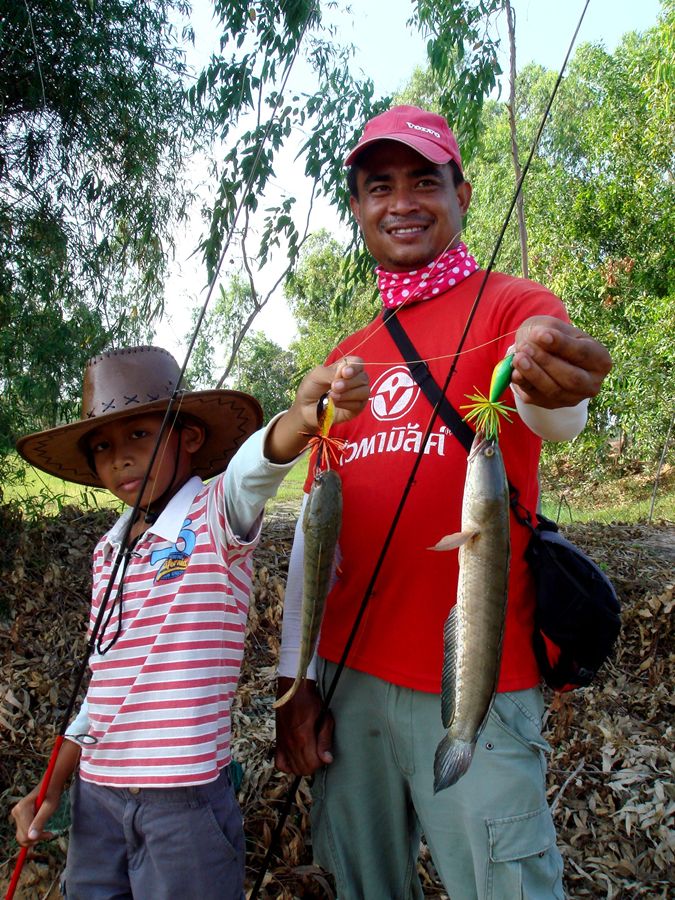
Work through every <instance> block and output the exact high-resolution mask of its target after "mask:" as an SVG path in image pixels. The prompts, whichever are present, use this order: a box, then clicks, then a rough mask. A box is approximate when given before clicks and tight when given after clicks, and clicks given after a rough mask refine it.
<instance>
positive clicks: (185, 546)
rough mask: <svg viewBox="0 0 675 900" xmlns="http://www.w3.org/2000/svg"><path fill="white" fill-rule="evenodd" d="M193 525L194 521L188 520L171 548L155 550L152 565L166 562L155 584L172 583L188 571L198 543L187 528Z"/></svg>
mask: <svg viewBox="0 0 675 900" xmlns="http://www.w3.org/2000/svg"><path fill="white" fill-rule="evenodd" d="M191 524H192V519H186V520H185V521H184V522H183V526H182V528H181V530H180V532H179V533H178V540H177V541H176V543H175V544H173V545H172V546H171V547H165V548H164V549H163V550H155V551H154V552H153V553H152V554H151V556H150V565H151V566H154V565H155V563H158V562H161V561H162V560H163V561H164V562H163V564H162V566H161V567H160V569H159V571H158V572H157V574H156V575H155V584H158V583H159V582H160V581H170V580H171V579H172V578H179V577H180V576H181V575H182V574H183V572H184V571H185V570H186V569H187V567H188V563H189V562H190V556H191V555H192V551H193V550H194V548H195V544H196V543H197V537H196V535H195V533H194V531H190V530H189V528H188V527H187V526H188V525H191Z"/></svg>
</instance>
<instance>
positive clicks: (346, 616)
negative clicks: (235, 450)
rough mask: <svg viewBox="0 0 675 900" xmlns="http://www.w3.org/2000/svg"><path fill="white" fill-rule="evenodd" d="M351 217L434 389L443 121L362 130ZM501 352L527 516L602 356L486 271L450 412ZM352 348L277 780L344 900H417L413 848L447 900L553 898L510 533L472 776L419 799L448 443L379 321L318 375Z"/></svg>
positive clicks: (522, 590)
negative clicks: (324, 563) (339, 499)
mask: <svg viewBox="0 0 675 900" xmlns="http://www.w3.org/2000/svg"><path fill="white" fill-rule="evenodd" d="M346 165H347V166H350V169H349V174H348V182H349V185H350V190H351V208H352V212H353V214H354V216H355V218H356V220H357V222H358V223H359V226H360V228H361V231H362V234H363V237H364V240H365V242H366V245H367V247H368V249H369V250H370V252H371V253H372V255H373V256H374V258H375V259H376V261H377V263H378V267H377V269H376V270H375V271H376V275H377V283H378V287H379V290H380V294H381V296H382V300H383V303H384V305H385V307H390V308H394V309H395V310H396V316H397V318H398V320H399V322H400V324H401V325H402V326H403V328H404V329H405V331H406V333H407V334H408V336H409V337H410V339H411V340H412V343H413V345H414V346H415V348H416V350H417V351H418V353H419V355H420V356H421V357H422V358H423V359H424V360H426V362H427V364H428V366H429V370H430V373H431V375H432V376H433V378H434V379H435V381H436V382H437V383H439V384H442V383H443V382H444V380H445V375H446V373H447V372H448V369H449V366H450V364H451V361H452V357H453V355H454V353H455V351H456V349H457V347H458V344H459V341H460V336H461V335H462V333H463V331H464V329H465V326H466V324H467V321H469V319H470V311H471V308H472V305H473V303H474V300H475V298H476V295H477V293H478V289H479V286H480V284H481V282H482V279H483V273H481V272H480V270H479V269H478V265H477V263H476V262H475V260H474V259H473V258H472V257H471V256H470V254H469V252H468V250H467V248H466V247H465V246H464V244H462V242H461V229H462V217H463V216H464V215H465V214H466V212H467V210H468V208H469V204H470V201H471V185H470V184H469V183H468V182H466V181H465V180H464V177H463V173H462V161H461V157H460V152H459V148H458V146H457V143H456V141H455V138H454V136H453V134H452V132H451V131H450V129H449V128H448V126H447V123H446V122H445V120H444V119H443V118H442V117H441V116H437V115H434V114H431V113H428V112H425V111H423V110H420V109H418V108H416V107H407V106H403V107H397V108H394V109H392V110H389V111H388V112H386V113H383V114H382V115H380V116H377V117H376V118H374V119H372V120H371V121H370V122H368V124H367V125H366V128H365V131H364V134H363V136H362V138H361V139H360V141H359V142H358V144H357V145H356V147H355V148H354V149H353V150H352V152H351V153H350V154H349V156H348V157H347V159H346ZM514 344H515V356H514V372H513V378H512V386H513V392H514V395H515V404H516V407H517V410H518V415H514V416H513V423H512V424H509V423H505V424H504V426H503V428H502V432H501V435H500V446H501V449H502V453H503V456H504V461H505V466H506V470H507V474H508V476H509V479H510V481H511V483H512V484H513V485H515V486H516V487H517V488H518V490H519V492H520V500H521V502H522V504H523V505H524V506H526V507H527V508H528V509H530V510H531V511H533V510H534V509H535V508H536V505H537V498H538V484H537V467H538V460H539V453H540V447H541V438H542V437H543V438H546V439H555V440H560V439H569V438H571V437H574V436H575V435H576V434H577V433H578V432H579V431H580V430H581V429H582V428H583V425H584V423H585V417H586V405H587V400H588V398H589V397H592V396H594V395H595V394H597V392H598V391H599V389H600V386H601V383H602V380H603V378H604V377H605V375H606V374H607V372H608V371H609V369H610V366H611V360H610V358H609V354H608V353H607V351H606V350H605V348H604V347H602V346H601V345H600V344H598V343H597V342H596V341H594V340H593V339H592V338H590V337H589V336H588V335H586V334H584V333H583V332H581V331H579V330H578V329H577V328H574V327H573V326H572V325H570V324H569V323H568V320H567V316H566V313H565V311H564V308H563V306H562V303H561V302H560V301H559V300H558V298H556V297H555V296H554V295H553V294H551V293H550V292H549V291H547V290H546V289H545V288H543V287H541V286H540V285H537V284H534V283H533V282H530V281H525V280H524V279H516V278H511V277H509V276H506V275H501V274H498V273H493V274H492V275H491V276H490V278H489V279H488V282H487V286H486V289H485V292H484V294H483V297H482V299H481V302H480V304H479V306H478V311H477V313H476V315H475V316H473V317H472V318H471V321H470V326H469V330H468V335H467V339H466V342H465V344H464V352H463V353H462V355H461V356H460V357H459V359H458V362H457V369H456V372H455V375H454V377H453V379H452V380H451V382H450V386H449V390H448V399H449V401H450V403H451V404H452V405H453V406H454V407H455V409H458V408H459V407H460V406H462V405H463V404H465V403H466V402H467V401H466V395H467V394H473V393H475V392H476V388H478V389H480V390H482V391H483V392H484V393H487V390H488V386H489V382H490V376H491V373H492V370H493V367H494V366H495V364H496V363H497V362H498V361H499V360H500V359H502V358H503V357H504V356H505V355H506V354H507V352H509V350H510V349H511V347H512V346H513V345H514ZM346 353H358V354H359V355H360V356H362V357H363V359H364V360H365V364H366V366H367V367H368V371H369V374H370V380H371V395H370V400H369V407H368V408H367V409H366V410H365V411H364V413H363V414H362V415H361V416H360V417H359V418H358V419H356V420H354V421H353V422H349V423H348V424H346V425H344V426H338V427H336V428H334V429H333V430H332V432H331V435H332V436H335V437H338V438H342V439H343V440H345V441H346V443H345V445H344V448H343V451H342V455H341V459H340V462H339V464H338V466H337V471H338V472H339V474H340V476H341V478H342V483H343V494H344V513H343V523H342V531H341V535H340V548H339V549H340V554H339V565H338V568H337V578H336V582H335V585H334V587H333V589H332V591H331V593H330V595H329V597H328V600H327V605H326V611H325V615H324V619H323V624H322V630H321V639H320V645H319V650H318V654H319V661H318V674H315V672H314V671H311V672H310V679H312V678H317V681H314V680H307V681H305V682H303V684H302V686H301V688H300V690H299V691H298V692H297V693H296V695H295V697H294V698H293V699H292V700H291V701H290V702H289V703H288V704H286V705H284V706H282V707H281V708H280V709H279V710H278V713H277V765H278V766H279V768H281V769H282V770H284V771H287V772H293V773H296V774H311V773H316V777H315V780H314V785H313V795H314V803H313V807H312V844H313V848H314V854H315V858H316V860H317V862H319V863H320V864H321V865H323V866H324V867H325V868H327V869H328V870H330V871H331V872H332V873H333V875H334V876H335V880H336V885H337V892H338V895H339V897H340V900H362V898H365V900H393V898H401V900H408V898H421V897H422V888H421V885H420V882H419V879H418V877H417V874H416V860H417V854H418V848H419V839H420V834H421V833H423V834H424V836H425V839H426V841H427V843H428V845H429V848H430V850H431V853H432V856H433V860H434V863H435V865H436V868H437V870H438V872H439V875H440V877H441V879H442V880H443V883H444V884H445V886H446V888H447V890H448V892H449V894H450V895H451V897H452V900H470V898H495V900H511V898H515V897H526V898H561V897H562V896H563V890H562V862H561V857H560V854H559V852H558V850H557V848H556V846H555V830H554V827H553V822H552V818H551V815H550V812H549V809H548V806H547V803H546V791H545V772H546V764H545V758H544V753H545V751H546V749H547V745H546V742H545V741H544V739H543V738H542V735H541V716H542V713H543V701H542V695H541V691H540V689H539V682H540V674H539V671H538V668H537V664H536V660H535V658H534V653H533V650H532V645H531V637H532V631H533V615H534V591H533V584H532V579H531V576H530V573H529V571H528V567H527V564H526V562H525V560H524V551H525V547H526V545H527V541H528V533H527V530H526V529H525V528H524V527H523V526H521V525H519V524H518V523H517V522H516V521H515V520H514V519H513V517H512V519H511V566H510V576H509V593H508V605H507V620H506V630H505V636H504V647H503V654H502V664H501V671H500V678H499V683H498V688H497V695H496V698H495V702H494V705H493V708H492V710H491V712H490V715H489V718H488V721H487V724H486V726H485V728H484V730H483V732H482V733H481V735H480V738H479V741H478V747H477V749H476V752H475V755H474V758H473V761H472V763H471V766H470V768H469V770H468V772H467V773H466V774H465V775H464V776H463V777H462V778H460V780H459V781H458V782H457V783H456V784H454V785H452V786H451V787H449V788H447V789H445V790H442V791H440V792H439V793H437V794H435V795H434V792H433V758H434V752H435V749H436V746H437V745H438V742H439V740H440V739H441V738H442V736H443V734H444V729H443V725H442V723H441V711H440V700H439V691H440V684H441V666H442V656H443V623H444V621H445V619H446V618H447V615H448V612H449V609H450V608H451V606H452V605H453V604H454V602H455V598H456V591H457V575H458V559H457V555H456V554H453V553H430V552H429V550H428V549H427V548H429V547H432V546H433V545H434V544H435V543H436V542H437V541H438V539H439V538H440V537H441V536H442V535H444V534H448V533H452V532H456V531H459V525H460V516H461V503H462V492H463V485H464V477H465V472H466V450H465V449H464V448H463V446H462V444H461V443H460V441H459V440H458V439H457V437H456V436H455V435H453V433H452V432H451V430H450V429H449V428H447V427H446V426H445V425H444V424H443V422H442V420H440V419H439V420H437V422H436V423H435V425H434V427H433V430H432V432H431V434H430V435H429V438H428V440H427V442H426V445H425V446H424V447H423V448H422V447H421V442H422V438H423V434H424V432H425V428H426V426H427V424H428V422H429V418H430V415H431V406H430V404H429V402H428V401H427V399H426V398H425V396H424V394H423V393H421V391H420V389H419V387H418V385H417V384H416V382H415V381H414V379H413V378H412V377H411V375H410V372H409V370H408V367H407V366H406V364H405V362H404V360H403V359H402V358H401V354H400V353H399V351H398V350H397V347H396V345H395V344H394V342H393V339H392V337H391V336H390V334H389V332H388V331H387V329H386V328H385V327H384V326H383V322H382V319H381V318H378V319H377V320H375V321H374V322H373V323H371V324H370V325H369V326H367V327H366V328H365V329H363V330H362V331H360V332H358V333H357V334H356V335H352V336H351V337H349V338H347V339H346V340H345V341H343V342H342V343H341V344H340V346H339V347H337V348H336V349H335V351H333V353H332V354H330V356H329V358H328V360H329V362H330V361H333V360H335V359H339V358H341V357H342V356H343V355H344V354H346ZM421 449H423V454H424V455H423V458H422V462H421V465H420V467H419V469H418V471H417V473H416V477H415V482H414V486H413V487H412V490H411V491H410V494H409V497H408V501H407V503H406V505H405V507H404V510H403V513H402V516H401V519H400V521H399V524H398V527H397V529H396V531H395V532H394V535H393V538H392V542H391V545H390V547H389V548H388V552H387V554H386V556H385V558H384V562H383V565H382V567H381V569H380V571H379V572H378V573H377V578H376V580H375V583H374V588H373V590H372V594H371V596H370V599H369V602H368V606H367V608H366V612H365V615H364V617H363V619H362V621H361V623H360V626H359V628H358V631H357V633H356V637H355V640H354V642H353V644H352V645H351V647H350V650H349V654H348V656H347V660H346V667H345V669H344V671H343V672H342V675H341V677H340V680H339V684H338V686H337V690H336V691H335V694H334V696H333V699H332V702H331V712H332V715H333V716H334V729H335V730H334V733H333V718H332V717H330V716H329V717H328V718H327V719H326V721H325V722H323V724H322V725H321V727H320V729H319V730H318V732H317V730H316V727H315V726H316V724H317V723H316V720H317V714H318V711H319V709H320V706H321V696H322V695H325V693H326V691H327V690H328V689H329V686H330V684H331V681H332V678H333V675H334V673H335V671H336V663H338V662H339V661H340V659H341V657H342V654H343V651H344V649H345V646H346V643H347V640H348V635H349V633H350V631H351V629H352V626H353V623H354V620H355V617H356V615H357V611H358V608H359V606H360V604H361V602H362V599H363V597H364V594H365V593H366V590H367V586H368V584H369V582H370V580H371V577H372V575H373V570H374V567H375V561H376V559H377V558H378V555H379V553H380V550H381V548H382V546H383V544H384V541H385V536H386V534H387V531H388V530H389V527H390V524H391V521H392V518H393V516H394V513H395V510H396V507H397V506H398V504H399V501H400V498H401V495H402V492H403V489H404V485H405V484H406V482H407V480H408V478H409V475H410V472H411V468H412V465H413V462H414V459H415V457H416V455H417V454H418V453H419V452H420V450H421ZM301 568H302V531H301V529H298V530H297V531H296V539H295V543H294V547H293V552H292V555H291V564H290V569H289V578H288V586H287V593H286V609H285V612H284V637H283V645H282V656H281V661H280V666H279V675H280V677H279V693H280V695H281V693H282V692H284V691H285V690H286V689H287V687H288V686H289V684H290V678H291V677H292V676H293V675H294V674H295V668H296V662H297V646H298V643H299V632H300V625H299V622H298V619H299V602H300V601H299V595H300V590H299V587H298V584H299V570H300V569H301Z"/></svg>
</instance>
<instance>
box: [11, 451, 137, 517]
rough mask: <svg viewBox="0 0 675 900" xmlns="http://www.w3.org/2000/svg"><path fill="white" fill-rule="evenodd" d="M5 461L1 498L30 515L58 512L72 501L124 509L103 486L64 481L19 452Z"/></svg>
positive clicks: (84, 507) (77, 504) (80, 503)
mask: <svg viewBox="0 0 675 900" xmlns="http://www.w3.org/2000/svg"><path fill="white" fill-rule="evenodd" d="M5 462H6V465H7V469H6V472H5V477H4V480H3V484H2V493H1V494H0V498H1V500H2V502H3V503H16V504H17V505H18V506H19V507H21V508H22V509H23V510H24V511H25V512H26V514H27V515H28V516H29V517H32V516H39V515H44V516H49V515H56V513H58V512H59V511H60V510H61V509H62V508H63V507H64V506H66V505H69V504H73V505H76V506H79V507H80V508H81V509H120V510H121V509H122V504H121V503H120V501H119V500H117V499H116V498H115V497H113V495H112V494H111V493H110V492H109V491H106V490H104V489H103V488H91V487H86V486H85V485H83V484H73V483H72V482H69V481H63V479H61V478H56V477H55V476H54V475H48V474H47V473H46V472H43V471H42V470H41V469H36V468H34V467H33V466H29V465H28V464H27V463H25V462H24V461H23V460H21V459H20V457H18V456H17V455H16V454H10V455H9V456H8V457H7V458H6V460H5Z"/></svg>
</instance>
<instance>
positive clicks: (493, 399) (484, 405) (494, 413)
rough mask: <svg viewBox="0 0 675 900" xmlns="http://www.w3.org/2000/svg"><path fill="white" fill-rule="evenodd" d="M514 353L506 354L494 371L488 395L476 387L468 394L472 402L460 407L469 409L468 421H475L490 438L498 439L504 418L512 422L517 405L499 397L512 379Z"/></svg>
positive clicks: (466, 417) (477, 426)
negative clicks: (506, 402)
mask: <svg viewBox="0 0 675 900" xmlns="http://www.w3.org/2000/svg"><path fill="white" fill-rule="evenodd" d="M513 356H514V354H513V353H510V354H509V355H508V356H505V357H504V359H502V360H501V361H500V362H498V363H497V365H496V366H495V367H494V369H493V371H492V378H491V379H490V390H489V393H488V396H487V397H486V396H485V394H483V393H482V391H479V390H478V388H474V390H475V391H476V393H475V394H467V395H466V396H467V399H468V400H471V401H472V402H471V403H465V404H463V405H462V406H460V409H467V410H469V411H468V412H467V414H466V415H465V416H464V420H465V421H466V422H475V424H476V428H477V430H478V431H482V432H483V434H484V435H485V437H486V438H487V439H488V440H492V441H497V440H498V438H499V432H500V430H501V425H502V422H501V420H502V419H506V421H507V422H511V421H512V419H511V417H510V416H509V413H510V412H515V411H516V410H515V407H513V406H507V405H506V404H505V403H503V402H501V401H500V400H499V398H500V397H501V395H502V394H503V393H504V391H505V390H506V388H507V387H508V385H509V382H510V381H511V374H512V372H513Z"/></svg>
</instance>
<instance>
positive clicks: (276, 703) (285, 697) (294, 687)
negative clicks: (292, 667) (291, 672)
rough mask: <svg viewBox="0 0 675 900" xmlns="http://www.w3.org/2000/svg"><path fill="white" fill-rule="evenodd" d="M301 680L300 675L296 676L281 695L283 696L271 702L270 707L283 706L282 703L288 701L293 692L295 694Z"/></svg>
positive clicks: (277, 707)
mask: <svg viewBox="0 0 675 900" xmlns="http://www.w3.org/2000/svg"><path fill="white" fill-rule="evenodd" d="M301 681H302V678H300V677H298V678H296V679H295V681H294V682H293V684H292V685H291V686H290V687H289V689H288V690H287V691H286V693H285V694H284V695H283V697H279V699H278V700H275V701H274V703H273V704H272V709H279V707H280V706H283V705H284V703H288V701H289V700H290V699H291V697H292V696H293V694H295V692H296V691H297V689H298V688H299V687H300V682H301Z"/></svg>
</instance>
